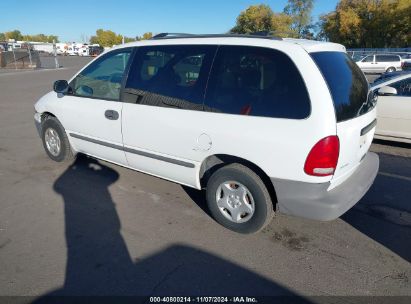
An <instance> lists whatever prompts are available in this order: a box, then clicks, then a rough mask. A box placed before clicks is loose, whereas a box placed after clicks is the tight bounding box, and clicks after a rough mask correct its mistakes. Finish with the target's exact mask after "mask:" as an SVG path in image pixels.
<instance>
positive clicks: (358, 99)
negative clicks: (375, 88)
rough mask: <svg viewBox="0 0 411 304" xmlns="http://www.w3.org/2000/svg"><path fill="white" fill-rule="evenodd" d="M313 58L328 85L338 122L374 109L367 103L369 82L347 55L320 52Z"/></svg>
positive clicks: (312, 54)
mask: <svg viewBox="0 0 411 304" xmlns="http://www.w3.org/2000/svg"><path fill="white" fill-rule="evenodd" d="M311 57H312V58H313V59H314V61H315V63H316V64H317V66H318V67H319V69H320V71H321V73H322V74H323V76H324V79H325V81H326V82H327V84H328V87H329V89H330V92H331V95H332V98H333V102H334V108H335V114H336V117H337V122H340V121H344V120H348V119H352V118H355V117H358V116H360V115H362V114H365V113H367V112H368V111H370V110H371V109H372V106H371V105H368V103H367V102H366V101H367V94H368V82H367V80H366V79H365V76H364V74H363V72H362V71H361V70H360V68H359V67H358V66H357V64H356V63H355V62H353V61H352V60H351V59H350V58H349V57H348V55H347V54H346V53H342V52H318V53H311ZM370 104H371V103H370Z"/></svg>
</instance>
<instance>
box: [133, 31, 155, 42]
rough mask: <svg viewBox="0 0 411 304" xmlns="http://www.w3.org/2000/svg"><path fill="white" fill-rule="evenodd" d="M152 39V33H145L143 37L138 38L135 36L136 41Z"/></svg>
mask: <svg viewBox="0 0 411 304" xmlns="http://www.w3.org/2000/svg"><path fill="white" fill-rule="evenodd" d="M152 37H153V33H152V32H147V33H144V34H143V36H140V37H138V36H137V38H136V39H137V40H148V39H151V38H152Z"/></svg>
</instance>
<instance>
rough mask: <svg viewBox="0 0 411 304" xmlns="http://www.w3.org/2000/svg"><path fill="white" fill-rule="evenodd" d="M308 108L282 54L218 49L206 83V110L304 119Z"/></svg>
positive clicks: (301, 87)
mask: <svg viewBox="0 0 411 304" xmlns="http://www.w3.org/2000/svg"><path fill="white" fill-rule="evenodd" d="M310 108H311V107H310V100H309V96H308V92H307V89H306V87H305V84H304V81H303V79H302V77H301V75H300V73H299V71H298V69H297V67H296V66H295V64H294V63H293V62H292V61H291V59H290V58H289V57H288V56H287V55H285V54H284V53H282V52H280V51H277V50H273V49H268V48H259V47H246V46H221V47H220V48H219V50H218V53H217V56H216V59H215V61H214V64H213V70H212V71H211V75H210V80H209V83H208V88H207V95H206V101H205V109H206V110H208V111H213V112H221V113H228V114H239V115H252V116H264V117H277V118H292V119H304V118H306V117H308V116H309V115H310Z"/></svg>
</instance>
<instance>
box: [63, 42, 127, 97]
mask: <svg viewBox="0 0 411 304" xmlns="http://www.w3.org/2000/svg"><path fill="white" fill-rule="evenodd" d="M130 54H131V50H130V49H127V50H121V51H113V52H110V53H107V54H106V55H103V56H102V57H101V58H99V59H97V60H96V61H95V62H93V63H92V64H91V65H89V66H88V67H87V68H85V69H84V70H83V71H81V73H80V74H79V75H77V77H76V78H75V79H74V81H73V82H72V84H71V88H72V93H73V94H74V95H76V96H82V97H93V98H101V99H109V100H119V97H120V89H121V82H122V79H123V74H124V70H125V69H126V66H127V63H128V60H129V57H130Z"/></svg>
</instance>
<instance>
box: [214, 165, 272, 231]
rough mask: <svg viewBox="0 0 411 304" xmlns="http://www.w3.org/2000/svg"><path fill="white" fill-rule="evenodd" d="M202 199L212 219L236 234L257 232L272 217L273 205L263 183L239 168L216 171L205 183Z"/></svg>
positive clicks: (223, 168)
mask: <svg viewBox="0 0 411 304" xmlns="http://www.w3.org/2000/svg"><path fill="white" fill-rule="evenodd" d="M206 196H207V204H208V208H209V209H210V212H211V214H212V215H213V217H214V219H215V220H216V221H217V222H218V223H220V224H221V225H223V226H224V227H226V228H228V229H230V230H233V231H236V232H239V233H254V232H257V231H259V230H261V229H262V228H264V227H265V226H266V225H267V224H268V223H269V222H270V220H271V218H272V216H273V204H272V201H271V197H270V194H269V192H268V190H267V188H266V186H265V185H264V182H263V181H262V180H261V178H260V177H259V176H258V175H257V174H256V173H255V172H254V171H252V170H251V169H249V168H248V167H245V166H243V165H240V164H230V165H227V166H225V167H222V168H220V169H218V170H217V171H216V172H215V173H214V174H213V175H212V176H211V177H210V179H209V180H208V183H207V190H206Z"/></svg>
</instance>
